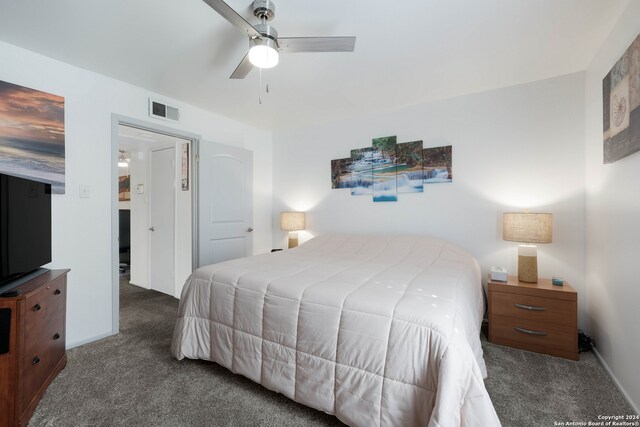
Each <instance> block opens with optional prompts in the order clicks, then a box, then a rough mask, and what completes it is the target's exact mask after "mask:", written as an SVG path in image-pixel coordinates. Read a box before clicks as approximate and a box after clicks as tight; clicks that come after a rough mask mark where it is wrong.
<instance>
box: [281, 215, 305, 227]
mask: <svg viewBox="0 0 640 427" xmlns="http://www.w3.org/2000/svg"><path fill="white" fill-rule="evenodd" d="M306 222H307V220H306V215H305V213H304V212H280V230H284V231H298V230H304V229H305V227H306Z"/></svg>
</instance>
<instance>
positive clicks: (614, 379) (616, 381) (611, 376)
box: [591, 348, 640, 415]
mask: <svg viewBox="0 0 640 427" xmlns="http://www.w3.org/2000/svg"><path fill="white" fill-rule="evenodd" d="M591 351H593V354H595V355H596V357H597V358H598V360H599V361H600V363H602V366H603V367H604V370H605V371H607V374H609V377H610V378H611V380H612V381H613V383H614V384H615V385H616V387H617V388H618V390H620V393H622V397H624V399H625V400H626V401H627V403H628V404H629V406H631V409H633V411H634V412H635V413H636V414H640V411H638V405H636V404H635V403H634V402H633V401H632V400H631V397H629V395H628V394H627V392H626V391H625V389H624V388H623V387H622V384H620V381H618V379H617V378H616V376H615V375H613V372H611V369H610V368H609V365H607V362H605V361H604V359H603V358H602V356H600V353H598V350H596V349H595V348H594V349H592V350H591ZM625 415H626V414H625ZM629 415H631V414H629Z"/></svg>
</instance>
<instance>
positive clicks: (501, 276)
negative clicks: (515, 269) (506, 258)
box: [491, 267, 507, 282]
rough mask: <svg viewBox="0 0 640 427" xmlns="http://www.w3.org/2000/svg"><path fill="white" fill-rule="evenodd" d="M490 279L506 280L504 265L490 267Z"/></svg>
mask: <svg viewBox="0 0 640 427" xmlns="http://www.w3.org/2000/svg"><path fill="white" fill-rule="evenodd" d="M491 280H495V281H498V282H506V281H507V269H506V268H504V267H491Z"/></svg>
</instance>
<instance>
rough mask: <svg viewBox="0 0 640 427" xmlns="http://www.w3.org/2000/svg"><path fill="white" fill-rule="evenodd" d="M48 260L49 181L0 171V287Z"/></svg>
mask: <svg viewBox="0 0 640 427" xmlns="http://www.w3.org/2000/svg"><path fill="white" fill-rule="evenodd" d="M49 262H51V184H45V183H42V182H37V181H32V180H29V179H24V178H18V177H15V176H10V175H5V174H0V289H1V288H5V289H6V288H7V287H9V282H10V281H12V280H14V279H17V278H19V277H21V276H23V275H26V274H28V273H30V272H32V271H33V270H36V269H38V268H39V267H41V266H42V265H44V264H47V263H49Z"/></svg>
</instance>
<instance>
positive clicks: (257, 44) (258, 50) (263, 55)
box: [249, 38, 280, 68]
mask: <svg viewBox="0 0 640 427" xmlns="http://www.w3.org/2000/svg"><path fill="white" fill-rule="evenodd" d="M250 45H251V47H250V49H249V61H250V62H251V64H253V66H254V67H258V68H273V67H275V66H276V65H278V60H279V59H280V58H279V55H278V45H277V44H276V42H275V41H274V40H271V39H270V38H263V39H259V38H255V39H252V40H251V42H250Z"/></svg>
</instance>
